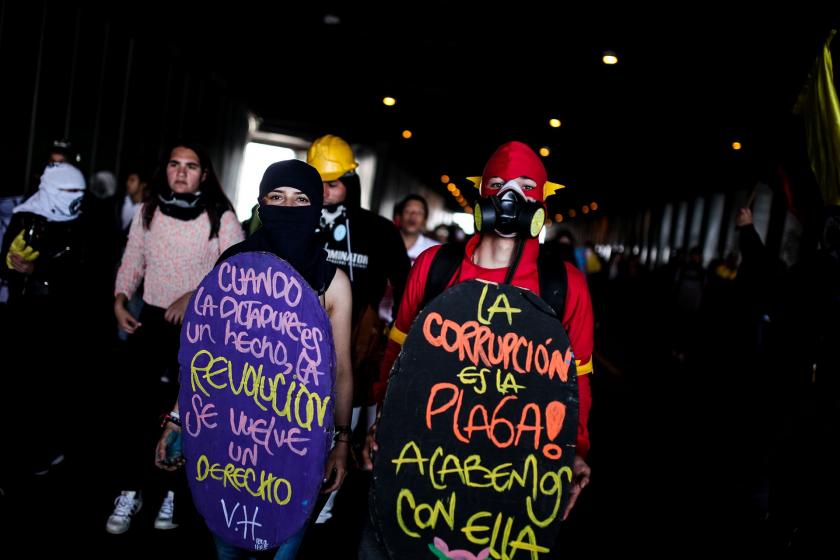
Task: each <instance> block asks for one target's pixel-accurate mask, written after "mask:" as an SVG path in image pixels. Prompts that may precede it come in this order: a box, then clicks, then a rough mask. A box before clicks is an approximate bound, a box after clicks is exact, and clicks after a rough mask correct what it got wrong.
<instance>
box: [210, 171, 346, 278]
mask: <svg viewBox="0 0 840 560" xmlns="http://www.w3.org/2000/svg"><path fill="white" fill-rule="evenodd" d="M323 200H324V193H323V188H322V186H321V177H320V175H318V172H317V171H316V170H315V168H314V167H312V166H311V165H308V164H306V163H304V162H302V161H299V160H288V161H279V162H277V163H273V164H271V165H270V166H269V167H268V168H267V169H266V170H265V174H264V175H263V178H262V181H260V196H259V199H258V202H259V215H260V222H262V227H261V228H259V229H258V230H257V231H255V232H254V234H253V235H251V236H250V237H249V238H248V239H246V240H245V241H243V242H242V243H239V244H237V245H234V246H233V247H231V248H230V249H228V250H227V251H225V253H224V254H223V255H222V256H221V257H219V262H221V261H223V260H225V259H227V258H228V257H231V256H233V255H235V254H237V253H244V252H246V251H267V252H269V253H274V254H275V255H277V256H278V257H280V258H281V259H283V260H285V261H288V262H289V264H291V265H292V266H293V267H294V268H295V270H297V271H298V272H299V273H300V274H301V276H303V277H304V278H306V281H307V282H309V285H310V286H312V289H314V290H315V291H317V292H319V293H323V292H324V291H325V290H326V289H327V288H328V287H329V285H330V281H331V280H332V278H333V275H334V274H335V266H334V265H332V264H330V263H328V262H327V254H326V251H324V248H323V246H322V244H321V243H320V242H319V240H318V239H317V236H316V229H317V228H318V221H319V220H320V217H321V208H322V206H323Z"/></svg>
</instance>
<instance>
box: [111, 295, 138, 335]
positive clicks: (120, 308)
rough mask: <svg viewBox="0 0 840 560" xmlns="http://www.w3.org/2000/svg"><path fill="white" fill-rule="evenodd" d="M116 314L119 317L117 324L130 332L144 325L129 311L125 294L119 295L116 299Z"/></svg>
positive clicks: (132, 332)
mask: <svg viewBox="0 0 840 560" xmlns="http://www.w3.org/2000/svg"><path fill="white" fill-rule="evenodd" d="M114 316H115V317H116V318H117V326H119V327H120V328H121V329H122V330H124V331H125V332H127V333H128V334H134V331H136V330H137V329H138V328H139V327H141V326H143V324H142V323H141V322H140V321H138V320H137V319H135V318H134V315H132V314H131V313H129V311H128V309H126V308H125V296H124V295H123V294H120V295H119V296H117V299H116V301H114Z"/></svg>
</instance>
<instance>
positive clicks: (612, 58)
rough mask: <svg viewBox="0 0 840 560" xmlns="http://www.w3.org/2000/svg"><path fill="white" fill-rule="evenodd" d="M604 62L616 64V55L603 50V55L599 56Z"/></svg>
mask: <svg viewBox="0 0 840 560" xmlns="http://www.w3.org/2000/svg"><path fill="white" fill-rule="evenodd" d="M601 60H602V61H603V62H604V64H609V65H612V64H618V57H617V56H616V54H615V53H614V52H612V51H604V56H603V57H602V58H601Z"/></svg>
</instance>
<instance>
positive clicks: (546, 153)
mask: <svg viewBox="0 0 840 560" xmlns="http://www.w3.org/2000/svg"><path fill="white" fill-rule="evenodd" d="M540 155H541V156H542V157H548V156H550V155H551V150H549V149H548V148H546V147H545V146H543V147H542V148H540Z"/></svg>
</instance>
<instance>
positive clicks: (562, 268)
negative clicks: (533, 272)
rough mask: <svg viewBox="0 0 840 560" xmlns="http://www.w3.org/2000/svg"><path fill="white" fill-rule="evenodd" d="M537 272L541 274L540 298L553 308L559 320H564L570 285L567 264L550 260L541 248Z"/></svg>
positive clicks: (557, 260)
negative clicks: (567, 292)
mask: <svg viewBox="0 0 840 560" xmlns="http://www.w3.org/2000/svg"><path fill="white" fill-rule="evenodd" d="M537 270H539V273H540V296H541V297H542V299H544V300H545V301H546V303H548V305H550V306H551V308H552V309H553V310H554V312H555V313H556V314H557V318H558V319H560V320H561V321H562V320H563V311H565V308H566V291H567V288H568V285H569V281H568V275H567V273H566V263H564V262H563V261H562V260H560V259H557V258H554V259H551V258H549V256H548V255H546V253H545V251H543V250H542V247H541V248H540V256H539V257H538V259H537Z"/></svg>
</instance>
